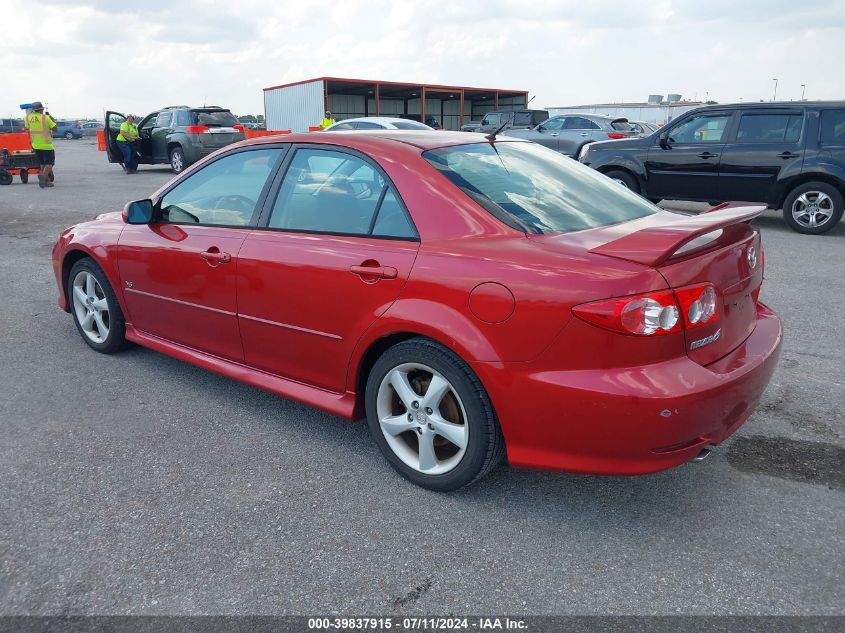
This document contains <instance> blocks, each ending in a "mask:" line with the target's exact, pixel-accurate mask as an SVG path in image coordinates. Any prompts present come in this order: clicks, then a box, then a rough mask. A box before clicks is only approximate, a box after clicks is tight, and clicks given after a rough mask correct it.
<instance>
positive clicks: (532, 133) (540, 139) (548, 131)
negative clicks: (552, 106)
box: [507, 117, 564, 151]
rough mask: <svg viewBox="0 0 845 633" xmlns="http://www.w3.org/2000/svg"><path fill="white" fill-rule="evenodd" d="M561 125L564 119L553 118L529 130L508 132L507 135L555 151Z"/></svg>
mask: <svg viewBox="0 0 845 633" xmlns="http://www.w3.org/2000/svg"><path fill="white" fill-rule="evenodd" d="M563 123H564V117H555V118H552V119H549V120H548V121H545V122H544V123H542V124H540V125H538V126H537V127H535V128H533V129H530V130H509V131H508V133H507V135H508V136H514V137H516V138H524V139H527V140H529V141H534V142H535V143H539V144H540V145H542V146H543V147H548V148H549V149H553V150H555V151H557V149H558V137H559V136H560V129H561V127H562V126H563Z"/></svg>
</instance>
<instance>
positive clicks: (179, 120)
mask: <svg viewBox="0 0 845 633" xmlns="http://www.w3.org/2000/svg"><path fill="white" fill-rule="evenodd" d="M191 124H192V122H191V113H190V112H189V111H188V110H177V111H176V125H177V126H178V127H186V126H188V125H191Z"/></svg>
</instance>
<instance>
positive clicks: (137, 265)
mask: <svg viewBox="0 0 845 633" xmlns="http://www.w3.org/2000/svg"><path fill="white" fill-rule="evenodd" d="M284 151H285V148H284V146H277V147H261V148H244V149H243V150H239V151H235V152H232V153H229V154H225V155H223V156H220V157H219V158H217V159H216V160H214V161H213V162H211V163H209V164H207V165H205V166H203V167H202V168H201V169H199V170H197V171H196V172H194V173H192V174H190V175H189V176H187V177H186V178H183V179H180V180H178V181H177V184H176V185H175V186H173V187H172V188H171V189H169V190H168V191H166V192H165V193H164V195H163V196H161V197H160V198H159V199H158V200H155V201H154V202H155V209H156V211H155V218H154V221H153V222H151V223H150V224H142V225H127V226H126V228H124V230H123V232H122V233H121V235H120V239H119V242H118V267H119V270H120V276H121V280H122V284H123V295H124V298H125V300H126V307H127V309H128V315H127V320H128V321H129V322H131V323H132V325H133V326H135V327H136V328H137V329H139V330H141V331H143V332H146V333H148V334H152V335H154V336H157V337H160V338H163V339H167V340H169V341H173V342H175V343H178V344H180V345H184V346H186V347H190V348H193V349H196V350H199V351H202V352H206V353H208V354H212V355H214V356H219V357H221V358H226V359H230V360H236V361H242V360H243V349H242V347H241V338H240V332H239V331H238V320H237V315H236V313H237V302H236V276H237V268H238V252H239V250H240V248H241V244H242V243H243V241H244V238H245V237H246V235H247V234H248V233H249V231H250V230H251V227H252V226H254V225H255V222H256V221H257V217H258V215H259V209H260V206H261V203H262V202H263V200H264V197H266V192H267V190H268V189H269V184H268V183H269V182H270V176H271V174H272V173H273V172H274V170H275V169H276V168H277V166H278V165H279V163H280V160H281V158H282V156H283V155H284Z"/></svg>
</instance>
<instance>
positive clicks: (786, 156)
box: [778, 152, 798, 159]
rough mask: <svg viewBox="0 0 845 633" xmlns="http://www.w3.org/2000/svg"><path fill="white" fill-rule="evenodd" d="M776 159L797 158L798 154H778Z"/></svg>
mask: <svg viewBox="0 0 845 633" xmlns="http://www.w3.org/2000/svg"><path fill="white" fill-rule="evenodd" d="M778 158H784V159H786V158H798V154H793V153H792V152H781V153H780V154H778Z"/></svg>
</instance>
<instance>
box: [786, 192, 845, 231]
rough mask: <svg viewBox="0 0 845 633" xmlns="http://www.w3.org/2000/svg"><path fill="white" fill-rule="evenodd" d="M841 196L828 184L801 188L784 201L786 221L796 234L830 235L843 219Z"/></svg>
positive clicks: (844, 203) (790, 193)
mask: <svg viewBox="0 0 845 633" xmlns="http://www.w3.org/2000/svg"><path fill="white" fill-rule="evenodd" d="M843 208H845V201H843V197H842V193H841V192H840V191H839V190H838V189H837V188H836V187H834V186H833V185H829V184H828V183H826V182H820V181H813V182H805V183H804V184H801V185H798V186H797V187H795V189H793V190H792V191H790V192H789V195H788V196H786V200H784V201H783V219H784V220H786V223H787V224H788V225H789V228H791V229H792V230H793V231H797V232H798V233H804V234H805V235H820V234H822V233H827V232H828V231H829V230H830V229H832V228H833V227H834V226H836V225H837V223H838V222H839V220H841V219H842V211H843Z"/></svg>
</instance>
